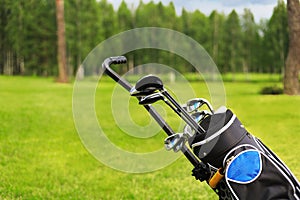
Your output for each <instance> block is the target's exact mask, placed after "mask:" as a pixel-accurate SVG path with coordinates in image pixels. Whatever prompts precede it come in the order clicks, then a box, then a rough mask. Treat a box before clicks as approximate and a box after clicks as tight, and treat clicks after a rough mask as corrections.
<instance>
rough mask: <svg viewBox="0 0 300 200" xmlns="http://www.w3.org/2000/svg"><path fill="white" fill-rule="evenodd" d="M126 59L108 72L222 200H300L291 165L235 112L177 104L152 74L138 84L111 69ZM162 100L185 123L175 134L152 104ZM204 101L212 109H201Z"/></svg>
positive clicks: (108, 61)
mask: <svg viewBox="0 0 300 200" xmlns="http://www.w3.org/2000/svg"><path fill="white" fill-rule="evenodd" d="M125 62H126V58H125V57H123V56H119V57H110V58H107V59H105V61H104V62H103V64H102V67H103V69H104V72H105V73H106V74H107V75H109V76H110V77H111V78H112V79H113V80H114V81H116V82H117V83H118V84H120V85H121V86H122V87H123V88H125V89H126V90H127V91H128V92H129V93H130V95H131V96H135V97H136V98H137V99H138V100H139V104H140V105H143V106H144V107H145V109H146V110H147V111H148V112H149V114H150V115H151V116H152V117H153V118H154V119H155V120H156V121H157V123H158V124H159V125H160V126H161V128H162V129H163V130H164V131H165V133H166V134H167V135H168V137H167V138H166V139H165V141H164V142H165V147H166V149H167V150H173V151H174V152H178V151H181V152H182V153H183V154H184V155H185V156H186V158H187V159H188V160H189V161H190V162H191V163H192V164H193V166H194V169H193V170H192V175H193V176H194V177H195V178H196V179H197V180H200V181H206V182H207V183H208V184H209V185H210V187H211V188H212V189H213V190H214V191H215V192H216V194H217V195H218V196H219V199H220V200H231V199H233V200H250V199H251V200H253V199H255V200H271V199H272V200H273V199H278V200H279V199H281V200H283V199H292V200H299V199H300V184H299V182H298V180H297V179H296V177H295V176H294V175H293V174H292V172H291V171H290V170H289V169H288V167H287V166H286V165H285V164H284V163H283V162H282V161H281V160H280V159H279V158H278V157H277V156H276V155H275V154H274V153H273V152H272V151H271V150H270V149H269V148H268V147H266V146H265V145H264V144H263V143H262V142H261V141H260V140H259V139H258V138H256V137H254V136H253V135H251V134H250V133H249V132H248V131H247V130H246V129H245V127H244V126H243V125H242V123H241V122H240V121H239V119H238V118H237V117H236V115H235V114H234V113H232V111H231V110H229V109H227V108H226V107H221V108H219V109H218V110H216V111H214V109H213V108H212V106H211V105H210V103H209V102H208V101H207V100H205V99H203V98H196V99H191V100H189V101H188V102H186V104H184V105H179V103H178V102H177V101H176V100H175V99H174V98H173V97H172V96H171V95H170V94H169V93H168V91H167V90H166V89H165V88H164V86H163V83H162V81H161V80H160V79H159V78H158V77H157V76H154V75H148V76H145V77H142V78H141V79H140V80H139V81H138V82H137V83H136V84H135V86H132V85H131V84H130V83H128V82H127V81H126V80H124V79H122V78H121V77H120V76H119V75H118V74H117V73H116V72H115V71H113V70H112V69H111V68H110V65H112V64H122V63H125ZM159 100H163V101H164V102H165V103H166V104H167V105H168V106H169V107H170V108H171V109H172V110H173V111H174V112H175V113H176V114H177V115H178V116H179V117H180V118H181V119H182V120H184V121H185V122H186V126H185V127H184V129H183V131H182V133H175V132H174V131H173V129H172V128H171V127H170V126H169V125H168V124H167V123H166V122H165V120H164V119H163V118H162V117H161V116H160V115H159V113H157V112H156V110H155V109H154V108H153V107H152V105H151V104H153V103H155V102H157V101H159ZM202 105H206V106H207V107H208V108H209V111H207V110H200V108H201V106H202Z"/></svg>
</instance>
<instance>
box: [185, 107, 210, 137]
mask: <svg viewBox="0 0 300 200" xmlns="http://www.w3.org/2000/svg"><path fill="white" fill-rule="evenodd" d="M208 115H211V113H210V112H209V111H207V110H202V111H201V112H195V113H193V114H192V115H191V116H192V118H193V119H194V120H195V121H196V122H197V123H198V124H199V123H201V121H202V120H203V119H204V118H205V117H206V116H208ZM183 133H185V134H188V135H189V136H190V137H191V136H193V135H194V133H195V131H194V130H193V129H192V128H191V127H190V126H189V125H185V126H184V128H183Z"/></svg>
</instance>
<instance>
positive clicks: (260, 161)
mask: <svg viewBox="0 0 300 200" xmlns="http://www.w3.org/2000/svg"><path fill="white" fill-rule="evenodd" d="M221 110H223V111H221V112H219V113H218V112H216V113H215V114H213V115H211V116H208V117H207V118H205V119H204V120H203V121H202V122H201V124H200V125H201V126H202V127H203V128H204V129H205V130H207V133H206V136H200V135H197V134H196V135H194V136H193V137H191V138H190V139H189V144H190V146H191V148H192V149H193V151H194V153H195V154H196V155H197V156H198V157H199V158H200V159H201V160H202V161H203V163H204V164H205V165H202V166H204V167H201V166H199V167H198V169H197V167H196V168H195V169H194V170H193V175H194V176H195V177H196V178H197V177H198V179H199V178H201V177H203V176H205V174H204V175H203V173H205V172H204V171H205V170H206V171H209V172H208V173H206V174H208V175H209V176H207V177H206V181H207V182H208V183H209V184H210V185H211V186H212V187H213V189H214V190H215V191H216V193H217V194H218V195H219V199H241V200H246V199H255V200H267V199H300V184H299V182H298V181H297V179H296V178H295V176H294V175H293V174H292V172H291V171H290V170H289V169H288V168H287V166H286V165H285V164H284V163H283V162H282V161H281V160H280V159H279V158H278V157H277V156H276V155H275V154H274V153H273V152H272V151H271V150H270V149H269V148H267V147H266V146H265V145H264V144H263V143H262V142H261V141H260V140H259V139H258V138H256V137H254V136H253V135H251V134H250V133H249V132H248V131H247V130H246V129H245V128H244V126H243V125H242V124H241V122H240V121H239V120H238V118H237V117H236V116H235V115H234V114H233V113H232V112H231V111H230V110H228V109H224V108H223V109H221ZM209 138H213V139H211V140H210V142H208V143H206V144H203V143H204V141H205V140H207V139H209ZM205 166H206V167H205ZM203 168H205V169H204V170H203Z"/></svg>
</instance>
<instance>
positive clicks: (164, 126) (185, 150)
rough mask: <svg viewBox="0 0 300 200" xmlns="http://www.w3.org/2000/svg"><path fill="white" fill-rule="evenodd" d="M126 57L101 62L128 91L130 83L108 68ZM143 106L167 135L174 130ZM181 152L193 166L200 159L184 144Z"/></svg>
mask: <svg viewBox="0 0 300 200" xmlns="http://www.w3.org/2000/svg"><path fill="white" fill-rule="evenodd" d="M126 61H127V60H126V58H125V57H124V56H117V57H110V58H107V59H105V60H104V62H103V64H102V68H103V70H104V73H106V74H107V75H108V76H110V77H111V78H112V79H113V80H114V81H115V82H117V83H118V84H120V85H121V86H122V87H123V88H125V89H126V90H127V91H130V90H131V88H132V85H131V84H130V83H128V82H127V81H126V80H125V79H123V78H121V77H120V76H119V74H118V73H116V72H115V71H114V70H112V69H111V68H110V65H112V64H123V63H126ZM144 108H145V109H146V110H147V111H148V112H149V113H150V115H151V116H152V117H153V118H154V119H155V121H156V122H157V123H158V124H159V126H160V127H161V128H162V129H163V130H164V131H165V133H166V134H167V135H169V136H170V135H173V134H175V132H174V131H173V129H172V128H171V127H170V126H169V125H168V124H167V122H166V121H165V120H164V119H163V118H162V117H161V116H160V115H159V113H158V112H157V111H156V110H155V109H154V108H153V107H152V106H151V105H144ZM181 151H182V153H183V154H184V155H185V157H186V158H187V159H188V160H189V161H190V162H191V163H192V164H193V166H197V165H198V164H199V163H200V161H199V159H198V158H197V157H196V156H195V155H194V154H193V153H192V151H191V150H190V149H189V148H188V147H187V146H186V145H184V146H183V148H182V149H181Z"/></svg>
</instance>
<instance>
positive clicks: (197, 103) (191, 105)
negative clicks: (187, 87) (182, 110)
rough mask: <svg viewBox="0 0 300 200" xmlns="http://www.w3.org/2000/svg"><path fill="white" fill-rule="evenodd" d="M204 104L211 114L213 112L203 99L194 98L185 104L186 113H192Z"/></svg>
mask: <svg viewBox="0 0 300 200" xmlns="http://www.w3.org/2000/svg"><path fill="white" fill-rule="evenodd" d="M204 104H205V105H207V107H208V108H209V110H210V111H211V113H213V112H214V110H213V108H212V106H211V104H210V103H209V102H208V101H207V100H206V99H204V98H195V99H190V100H188V101H187V103H186V111H187V112H189V113H191V112H194V111H196V110H198V109H199V108H200V107H201V106H203V105H204Z"/></svg>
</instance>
